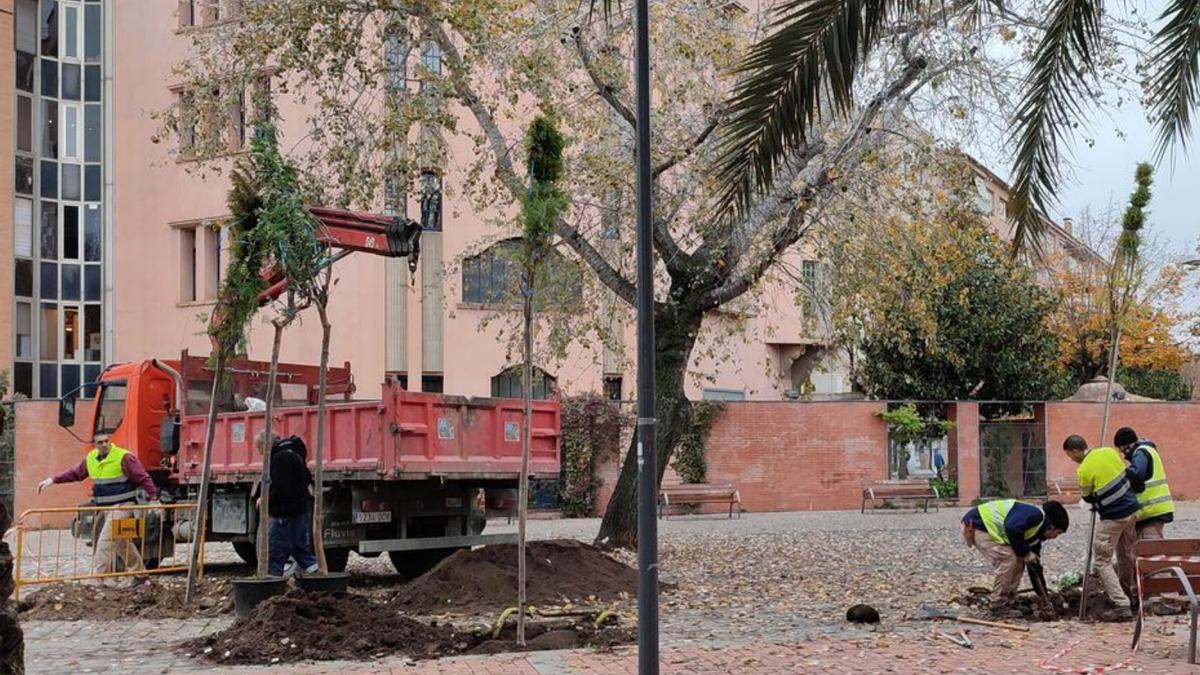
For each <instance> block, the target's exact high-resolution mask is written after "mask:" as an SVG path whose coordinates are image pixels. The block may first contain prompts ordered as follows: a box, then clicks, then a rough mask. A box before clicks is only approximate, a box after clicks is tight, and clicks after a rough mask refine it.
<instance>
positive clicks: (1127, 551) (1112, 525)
mask: <svg viewBox="0 0 1200 675" xmlns="http://www.w3.org/2000/svg"><path fill="white" fill-rule="evenodd" d="M1136 525H1137V516H1136V515H1129V516H1125V517H1124V518H1117V519H1115V520H1101V521H1100V524H1099V526H1097V527H1096V540H1095V545H1094V548H1093V550H1092V570H1094V571H1095V573H1096V575H1097V576H1098V577H1100V583H1101V584H1102V585H1103V586H1104V594H1105V595H1106V596H1108V601H1109V602H1110V603H1112V604H1113V605H1115V606H1117V607H1123V606H1127V605H1128V604H1129V595H1128V594H1129V593H1132V592H1134V588H1135V586H1134V584H1135V583H1136V580H1135V579H1134V574H1135V572H1134V565H1135V559H1134V555H1133V547H1134V544H1136V543H1137V530H1136ZM1114 556H1115V558H1116V560H1115V562H1114V560H1113V558H1114Z"/></svg>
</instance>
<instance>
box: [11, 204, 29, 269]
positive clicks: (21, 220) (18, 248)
mask: <svg viewBox="0 0 1200 675" xmlns="http://www.w3.org/2000/svg"><path fill="white" fill-rule="evenodd" d="M14 204H15V207H14V213H13V227H14V229H15V230H16V233H15V237H14V240H13V253H14V254H15V255H17V256H19V257H22V258H32V257H33V200H32V199H26V198H25V197H17V198H16V199H15V200H14Z"/></svg>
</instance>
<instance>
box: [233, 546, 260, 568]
mask: <svg viewBox="0 0 1200 675" xmlns="http://www.w3.org/2000/svg"><path fill="white" fill-rule="evenodd" d="M233 550H234V551H236V552H237V554H238V557H239V558H241V559H242V562H244V563H246V564H247V565H257V564H258V547H257V546H256V545H255V543H254V542H252V541H235V542H233Z"/></svg>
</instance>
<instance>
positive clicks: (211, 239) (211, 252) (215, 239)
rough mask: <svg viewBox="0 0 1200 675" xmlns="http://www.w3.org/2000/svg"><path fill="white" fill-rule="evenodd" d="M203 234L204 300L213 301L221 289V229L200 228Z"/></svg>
mask: <svg viewBox="0 0 1200 675" xmlns="http://www.w3.org/2000/svg"><path fill="white" fill-rule="evenodd" d="M201 229H202V231H203V232H204V250H205V252H206V253H207V255H205V256H204V299H205V300H215V299H216V298H217V295H218V294H219V293H220V289H221V229H220V228H214V227H203V228H201Z"/></svg>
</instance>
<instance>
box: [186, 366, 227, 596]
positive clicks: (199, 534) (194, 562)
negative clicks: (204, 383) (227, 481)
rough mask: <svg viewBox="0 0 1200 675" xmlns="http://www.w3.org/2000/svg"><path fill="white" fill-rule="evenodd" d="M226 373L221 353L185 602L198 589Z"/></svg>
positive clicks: (207, 428)
mask: <svg viewBox="0 0 1200 675" xmlns="http://www.w3.org/2000/svg"><path fill="white" fill-rule="evenodd" d="M224 374H225V363H224V361H223V360H222V359H221V355H220V354H218V355H217V362H216V364H214V368H213V384H212V394H211V395H210V396H209V399H208V422H207V424H205V428H204V461H203V462H202V464H201V468H200V494H199V495H197V496H196V511H195V513H194V515H193V516H192V556H191V558H190V559H189V560H188V576H187V587H186V590H185V591H184V594H183V601H184V602H185V603H191V602H192V595H193V594H194V593H195V591H196V570H197V567H198V566H199V563H200V540H201V539H203V538H204V528H205V527H206V526H207V523H206V522H205V521H206V520H207V517H208V509H207V508H205V507H206V506H207V504H208V483H209V474H210V473H212V446H213V431H215V430H216V428H217V392H218V391H220V387H221V377H222V376H223V375H224Z"/></svg>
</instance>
